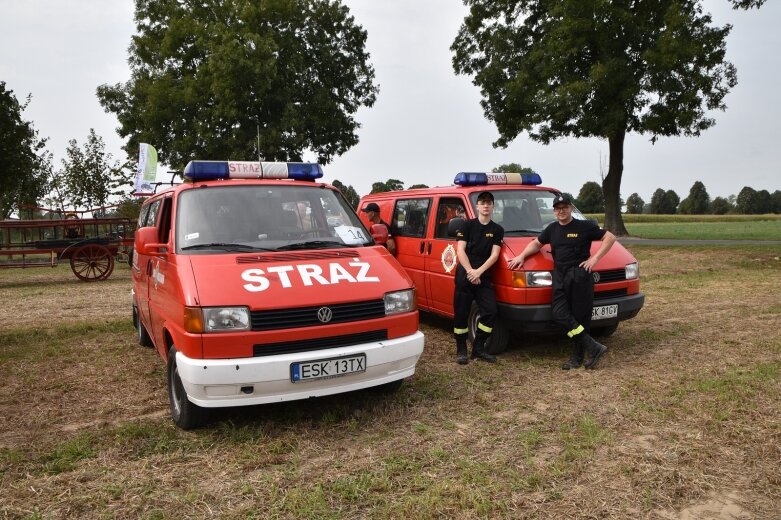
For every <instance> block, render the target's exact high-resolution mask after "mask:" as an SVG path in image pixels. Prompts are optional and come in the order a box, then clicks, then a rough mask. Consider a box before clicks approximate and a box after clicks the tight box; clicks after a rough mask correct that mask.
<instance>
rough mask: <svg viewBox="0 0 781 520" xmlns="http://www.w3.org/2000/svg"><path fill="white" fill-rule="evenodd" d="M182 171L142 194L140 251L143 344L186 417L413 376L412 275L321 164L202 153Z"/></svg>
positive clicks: (416, 334) (182, 420)
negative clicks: (155, 355) (178, 179)
mask: <svg viewBox="0 0 781 520" xmlns="http://www.w3.org/2000/svg"><path fill="white" fill-rule="evenodd" d="M184 175H185V179H186V182H184V183H182V184H181V185H179V186H176V187H173V188H170V189H168V190H165V191H163V192H161V193H159V194H156V195H154V196H152V197H150V198H149V199H147V200H146V201H145V202H144V204H143V206H142V208H141V214H140V216H139V222H138V230H137V231H136V235H135V249H134V254H133V259H132V274H133V295H132V307H133V319H134V324H135V326H136V329H137V332H138V340H139V342H140V343H141V344H143V345H147V346H152V347H154V348H155V349H156V350H157V351H158V352H159V354H160V356H161V357H162V358H163V359H164V360H165V361H166V362H167V366H168V370H167V374H168V376H167V377H168V394H169V400H170V406H171V416H172V418H173V420H174V422H176V424H177V425H178V426H180V427H182V428H185V429H187V428H193V427H195V426H198V425H199V424H201V423H202V422H203V421H204V419H205V418H206V414H205V411H206V409H207V408H213V407H224V406H238V405H252V404H261V403H274V402H280V401H290V400H296V399H305V398H309V397H316V396H324V395H329V394H335V393H340V392H348V391H352V390H358V389H362V388H367V387H382V388H384V389H386V390H395V389H397V388H398V387H399V386H400V384H401V382H402V380H403V379H404V378H406V377H409V376H411V375H412V374H413V373H414V372H415V366H416V363H417V361H418V359H419V358H420V355H421V353H422V351H423V334H422V333H421V332H420V331H419V330H418V311H417V307H416V294H415V288H414V286H413V283H412V280H411V278H410V277H409V275H408V274H407V273H406V272H405V271H404V270H403V269H402V268H401V266H400V265H399V264H398V262H396V261H395V260H394V259H393V258H392V257H391V256H390V255H389V253H388V251H387V250H386V249H385V248H384V247H382V246H379V245H376V243H375V241H374V239H373V237H372V235H371V234H370V232H369V231H368V230H367V228H366V227H365V226H363V225H362V224H361V222H360V220H359V219H358V217H357V215H356V214H355V212H354V211H353V209H352V208H351V207H350V206H349V204H348V203H347V202H346V201H345V200H344V198H343V197H342V196H341V194H340V193H339V192H338V191H337V190H336V189H335V188H333V187H331V186H329V185H328V184H324V183H321V182H318V181H317V179H318V178H319V177H321V176H322V170H321V169H320V167H319V166H318V165H316V164H304V163H260V162H226V161H223V162H219V161H193V162H191V163H190V164H188V165H187V168H185V172H184ZM378 228H379V229H378ZM383 229H384V227H383V226H375V227H374V229H373V232H375V233H377V238H378V239H379V240H382V238H383V237H382V230H383Z"/></svg>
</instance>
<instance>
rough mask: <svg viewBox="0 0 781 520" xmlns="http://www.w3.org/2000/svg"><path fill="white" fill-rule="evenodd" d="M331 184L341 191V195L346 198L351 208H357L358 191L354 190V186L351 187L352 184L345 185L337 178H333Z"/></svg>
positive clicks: (359, 199)
mask: <svg viewBox="0 0 781 520" xmlns="http://www.w3.org/2000/svg"><path fill="white" fill-rule="evenodd" d="M331 184H332V185H333V187H334V188H336V189H337V190H339V191H340V192H342V196H343V197H344V198H345V199H346V200H347V202H348V203H349V204H350V206H352V207H353V209H358V203H359V202H361V197H360V195H358V192H357V191H355V188H353V187H352V185H350V186H345V185H344V184H343V183H342V182H341V181H339V180H334V182H332V183H331Z"/></svg>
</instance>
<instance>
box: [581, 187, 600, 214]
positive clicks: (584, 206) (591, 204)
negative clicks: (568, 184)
mask: <svg viewBox="0 0 781 520" xmlns="http://www.w3.org/2000/svg"><path fill="white" fill-rule="evenodd" d="M577 205H578V209H579V210H580V211H582V212H583V213H602V212H603V211H605V197H604V196H603V195H602V188H601V187H600V186H599V184H598V183H596V182H594V181H588V182H586V183H585V184H583V186H582V187H581V188H580V192H579V193H578V199H577Z"/></svg>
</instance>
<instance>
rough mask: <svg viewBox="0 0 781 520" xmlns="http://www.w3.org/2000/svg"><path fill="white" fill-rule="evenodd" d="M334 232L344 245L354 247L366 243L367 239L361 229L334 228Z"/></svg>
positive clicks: (349, 227) (350, 227) (348, 227)
mask: <svg viewBox="0 0 781 520" xmlns="http://www.w3.org/2000/svg"><path fill="white" fill-rule="evenodd" d="M334 231H336V234H337V235H338V236H339V238H341V239H342V242H344V243H345V244H349V245H354V244H364V243H366V242H368V239H367V238H366V235H365V234H364V232H363V230H362V229H361V228H357V227H354V226H336V227H335V228H334Z"/></svg>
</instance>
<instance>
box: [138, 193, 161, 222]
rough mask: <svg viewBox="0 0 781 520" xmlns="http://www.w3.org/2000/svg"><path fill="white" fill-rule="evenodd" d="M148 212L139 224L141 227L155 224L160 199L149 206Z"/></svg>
mask: <svg viewBox="0 0 781 520" xmlns="http://www.w3.org/2000/svg"><path fill="white" fill-rule="evenodd" d="M148 207H149V211H148V212H147V214H146V218H145V219H144V221H143V222H140V224H141V227H146V226H154V225H155V222H157V212H158V210H159V209H160V199H157V200H156V201H154V202H152V203H151V204H149V206H148Z"/></svg>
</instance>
